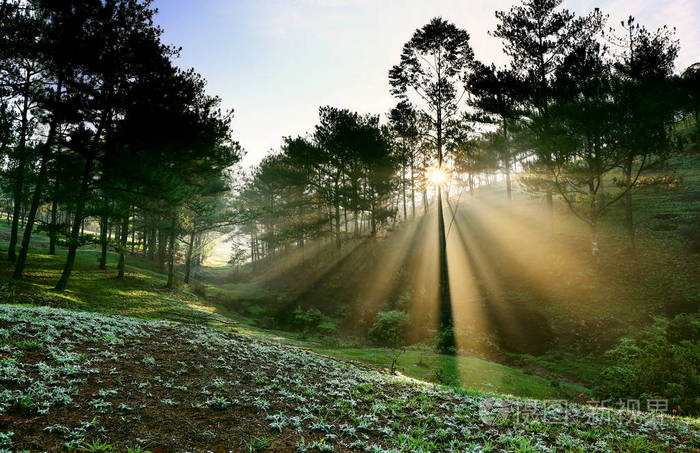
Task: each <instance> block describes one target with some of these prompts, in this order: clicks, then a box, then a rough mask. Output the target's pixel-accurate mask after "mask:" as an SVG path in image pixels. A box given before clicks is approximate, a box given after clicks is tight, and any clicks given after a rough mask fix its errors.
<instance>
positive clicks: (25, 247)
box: [12, 81, 61, 280]
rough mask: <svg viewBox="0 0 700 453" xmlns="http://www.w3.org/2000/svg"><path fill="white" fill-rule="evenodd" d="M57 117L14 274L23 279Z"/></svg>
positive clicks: (43, 150)
mask: <svg viewBox="0 0 700 453" xmlns="http://www.w3.org/2000/svg"><path fill="white" fill-rule="evenodd" d="M57 90H58V91H57V92H58V95H59V96H60V92H61V82H60V81H59V82H58V87H57ZM56 126H57V124H56V117H55V115H54V116H53V117H52V118H51V124H50V126H49V134H48V136H47V137H46V143H45V144H44V147H43V149H42V152H41V164H40V166H39V178H38V179H37V181H36V186H35V187H34V194H33V195H32V204H31V207H30V208H29V215H28V216H27V222H26V223H25V226H24V233H23V235H22V248H21V249H20V251H19V258H18V259H17V264H16V266H15V271H14V274H13V275H12V277H13V278H15V279H18V280H19V279H21V278H22V273H23V272H24V265H25V264H26V262H27V253H28V252H29V243H30V241H31V238H32V228H34V220H35V218H36V213H37V210H38V209H39V204H40V203H41V194H42V192H43V190H44V182H45V180H46V173H47V171H48V166H49V162H48V161H49V158H50V157H51V148H52V147H53V141H54V137H55V136H56Z"/></svg>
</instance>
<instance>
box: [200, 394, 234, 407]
mask: <svg viewBox="0 0 700 453" xmlns="http://www.w3.org/2000/svg"><path fill="white" fill-rule="evenodd" d="M206 404H207V406H209V407H211V408H212V409H216V410H224V409H226V408H228V407H230V406H231V405H232V404H233V403H232V402H231V401H229V400H227V399H226V398H225V397H223V396H217V397H215V398H212V399H209V400H207V402H206Z"/></svg>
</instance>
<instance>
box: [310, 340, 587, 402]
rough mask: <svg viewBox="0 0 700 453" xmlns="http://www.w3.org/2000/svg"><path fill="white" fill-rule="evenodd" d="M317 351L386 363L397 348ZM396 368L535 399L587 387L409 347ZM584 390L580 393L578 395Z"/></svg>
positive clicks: (571, 393) (575, 392) (429, 379)
mask: <svg viewBox="0 0 700 453" xmlns="http://www.w3.org/2000/svg"><path fill="white" fill-rule="evenodd" d="M312 350H313V351H314V352H317V353H319V354H323V355H327V356H330V357H337V358H339V359H342V360H353V361H357V362H361V363H368V364H372V365H376V366H379V367H388V365H389V364H391V363H392V360H393V358H394V356H395V355H396V352H395V351H393V350H391V349H380V348H348V349H325V348H322V347H313V348H312ZM396 367H397V369H398V371H400V372H401V373H402V374H404V375H406V376H410V377H412V378H415V379H419V380H422V381H426V382H435V381H437V382H439V383H443V384H456V385H459V386H461V387H463V388H465V389H470V390H476V391H480V392H484V393H489V394H502V395H517V396H522V397H528V398H537V399H559V398H566V399H571V398H579V399H584V398H587V397H589V396H590V394H589V391H588V390H587V389H586V388H585V387H582V386H577V385H573V384H569V383H565V382H560V381H558V380H555V381H551V380H548V379H545V378H543V377H540V376H537V375H533V374H531V373H530V374H528V373H526V372H524V371H521V370H518V369H515V368H511V367H508V366H504V365H500V364H498V363H494V362H489V361H486V360H482V359H479V358H475V357H464V356H459V357H454V356H448V355H442V354H436V353H434V352H432V351H420V350H413V349H409V350H406V351H403V352H401V353H400V355H398V359H397V361H396ZM581 394H583V396H579V395H581Z"/></svg>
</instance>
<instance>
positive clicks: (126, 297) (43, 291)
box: [0, 226, 214, 323]
mask: <svg viewBox="0 0 700 453" xmlns="http://www.w3.org/2000/svg"><path fill="white" fill-rule="evenodd" d="M5 230H7V228H6V227H4V226H3V227H0V234H3V233H5ZM47 239H48V238H46V236H44V235H42V234H36V235H33V236H32V244H31V245H32V247H31V248H30V253H29V256H28V259H27V267H26V271H25V274H24V279H23V280H22V281H21V282H17V281H12V285H13V286H14V292H15V294H16V296H17V297H16V300H18V301H20V302H25V303H41V304H46V305H52V306H56V307H61V308H70V309H77V310H84V311H93V312H101V313H115V314H123V315H127V316H134V317H139V318H148V319H169V320H174V321H184V322H194V323H202V322H209V321H210V320H211V313H213V312H214V309H213V308H211V307H208V306H205V305H203V304H202V300H201V299H200V298H199V297H198V296H197V295H195V294H194V293H192V292H191V291H190V290H189V288H187V287H181V288H177V289H176V290H172V291H171V290H168V289H166V288H165V283H166V277H165V276H164V275H161V274H159V273H157V272H153V271H151V270H149V269H147V268H145V267H143V266H145V263H143V262H142V261H141V260H140V259H138V258H134V257H131V256H129V257H127V266H126V275H125V278H123V279H118V278H117V270H116V262H117V258H118V256H117V255H116V254H115V253H111V252H110V253H109V254H108V268H107V269H106V270H99V269H98V268H97V267H98V257H99V251H98V250H96V249H95V248H94V247H91V246H85V247H81V248H80V249H79V251H78V254H77V257H76V261H75V267H74V269H73V272H72V274H71V278H70V281H69V283H68V289H67V290H65V291H63V292H58V291H54V290H53V287H54V285H55V284H56V281H58V279H59V277H60V275H61V272H62V270H63V265H64V262H65V250H63V249H61V248H59V249H58V250H57V254H56V255H48V254H47V249H46V248H44V247H43V245H44V244H45V243H46V242H47ZM6 253H7V244H6V243H3V244H1V245H0V256H2V257H3V258H5V257H6ZM13 268H14V267H13V264H12V263H10V262H8V261H7V260H6V259H0V280H2V281H4V282H5V283H6V284H9V282H10V280H11V278H10V277H11V275H12V271H13ZM37 299H42V300H37Z"/></svg>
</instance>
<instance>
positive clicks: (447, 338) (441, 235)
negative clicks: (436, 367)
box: [437, 186, 456, 353]
mask: <svg viewBox="0 0 700 453" xmlns="http://www.w3.org/2000/svg"><path fill="white" fill-rule="evenodd" d="M437 205H438V241H439V244H438V247H439V254H440V262H439V266H440V282H439V286H440V287H439V298H440V300H439V303H440V330H441V331H442V332H441V335H442V339H443V341H442V343H441V346H442V349H443V351H442V352H447V353H454V347H455V346H456V343H455V337H454V323H453V320H452V298H451V294H450V278H449V271H448V269H447V237H446V235H445V219H444V216H443V212H442V189H441V188H440V186H438V199H437Z"/></svg>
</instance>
